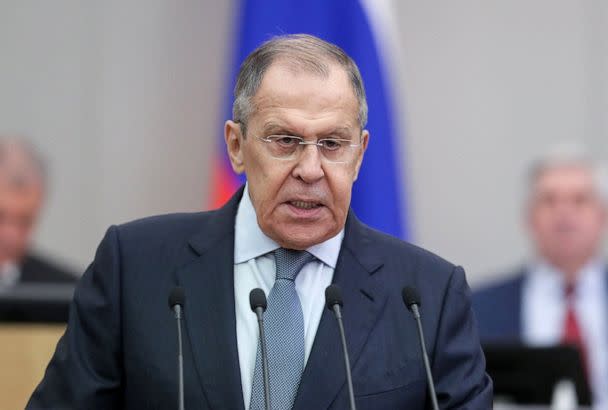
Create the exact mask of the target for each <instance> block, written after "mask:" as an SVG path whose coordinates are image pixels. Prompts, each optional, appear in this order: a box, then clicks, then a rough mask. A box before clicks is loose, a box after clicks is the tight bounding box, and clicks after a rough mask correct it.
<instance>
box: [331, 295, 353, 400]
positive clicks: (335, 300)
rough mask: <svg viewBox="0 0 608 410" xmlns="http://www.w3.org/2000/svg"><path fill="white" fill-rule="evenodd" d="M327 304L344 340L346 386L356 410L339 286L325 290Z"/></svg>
mask: <svg viewBox="0 0 608 410" xmlns="http://www.w3.org/2000/svg"><path fill="white" fill-rule="evenodd" d="M325 304H326V305H327V309H329V310H331V311H332V312H334V315H335V316H336V320H337V321H338V328H339V329H340V339H341V340H342V352H343V353H344V368H345V370H346V384H347V386H348V399H349V401H350V409H351V410H356V409H357V405H356V403H355V393H354V391H353V378H352V376H351V374H350V359H349V358H348V349H347V346H346V335H345V334H344V323H343V322H342V310H341V308H342V306H343V302H342V292H340V288H339V287H338V286H337V285H329V286H328V287H327V288H326V289H325Z"/></svg>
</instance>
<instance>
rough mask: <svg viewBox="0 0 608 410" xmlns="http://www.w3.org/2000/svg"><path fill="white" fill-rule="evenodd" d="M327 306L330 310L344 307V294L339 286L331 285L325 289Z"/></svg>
mask: <svg viewBox="0 0 608 410" xmlns="http://www.w3.org/2000/svg"><path fill="white" fill-rule="evenodd" d="M325 305H326V306H327V309H329V310H333V308H334V306H335V305H340V306H343V304H342V292H341V291H340V288H339V287H338V286H337V285H329V286H328V287H327V288H326V289H325Z"/></svg>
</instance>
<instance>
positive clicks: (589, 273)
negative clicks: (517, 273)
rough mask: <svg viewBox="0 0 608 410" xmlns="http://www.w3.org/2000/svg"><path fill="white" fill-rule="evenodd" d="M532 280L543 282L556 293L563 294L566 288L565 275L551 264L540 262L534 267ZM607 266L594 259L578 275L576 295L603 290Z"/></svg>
mask: <svg viewBox="0 0 608 410" xmlns="http://www.w3.org/2000/svg"><path fill="white" fill-rule="evenodd" d="M531 274H532V275H531V279H532V280H533V281H534V282H537V283H538V282H541V283H543V284H544V286H545V287H548V288H549V289H552V290H553V291H554V292H559V293H560V294H562V293H563V289H564V288H565V286H566V285H565V281H564V275H563V273H562V272H560V271H559V269H557V268H555V267H554V266H553V265H551V264H550V263H548V262H546V261H543V260H538V261H536V262H535V263H534V264H533V265H532V269H531ZM604 275H605V265H604V263H602V262H601V261H600V260H599V259H597V258H596V259H592V260H591V261H589V262H588V263H587V264H586V265H585V266H583V267H582V268H581V270H580V271H579V272H578V274H577V276H576V277H577V282H576V287H575V294H577V295H578V294H585V293H587V292H588V291H591V290H593V289H603V286H602V283H603V280H604Z"/></svg>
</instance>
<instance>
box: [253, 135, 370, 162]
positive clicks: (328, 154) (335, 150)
mask: <svg viewBox="0 0 608 410" xmlns="http://www.w3.org/2000/svg"><path fill="white" fill-rule="evenodd" d="M257 138H258V139H259V140H260V141H262V142H264V143H265V144H264V145H265V146H266V148H267V151H268V153H269V154H270V156H271V157H273V158H276V159H280V160H286V161H290V160H295V159H298V158H300V156H301V155H302V152H304V148H305V146H306V145H316V146H317V149H318V150H319V152H320V153H321V156H322V158H323V159H325V160H327V161H328V162H332V163H337V164H344V163H347V162H350V161H352V160H353V159H354V158H355V154H356V152H357V148H359V147H360V146H361V144H353V143H352V141H351V140H346V139H339V138H323V139H320V140H317V141H306V140H304V138H302V137H296V136H294V135H268V136H266V137H257Z"/></svg>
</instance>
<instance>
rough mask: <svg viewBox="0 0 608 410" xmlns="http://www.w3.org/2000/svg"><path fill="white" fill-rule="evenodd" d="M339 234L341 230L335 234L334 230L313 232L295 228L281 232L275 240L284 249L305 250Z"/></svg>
mask: <svg viewBox="0 0 608 410" xmlns="http://www.w3.org/2000/svg"><path fill="white" fill-rule="evenodd" d="M338 232H339V230H337V231H335V232H334V231H333V230H326V231H324V232H318V231H316V232H312V231H310V230H308V229H301V230H299V229H298V228H294V229H285V230H279V231H278V232H277V235H276V238H273V239H275V241H276V242H277V243H278V244H279V245H281V246H282V247H284V248H288V249H297V250H304V249H308V248H310V247H311V246H313V245H317V244H319V243H322V242H325V241H326V240H328V239H329V238H332V237H333V236H335V235H337V233H338Z"/></svg>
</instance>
